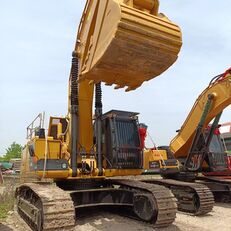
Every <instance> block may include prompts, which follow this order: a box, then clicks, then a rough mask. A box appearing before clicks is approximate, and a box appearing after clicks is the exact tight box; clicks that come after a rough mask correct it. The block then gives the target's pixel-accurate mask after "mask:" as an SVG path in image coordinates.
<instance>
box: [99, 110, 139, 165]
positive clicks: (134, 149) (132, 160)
mask: <svg viewBox="0 0 231 231" xmlns="http://www.w3.org/2000/svg"><path fill="white" fill-rule="evenodd" d="M112 113H114V114H113V115H114V116H105V117H104V123H103V124H104V129H103V130H104V134H105V144H106V145H105V146H106V148H105V152H104V155H105V156H106V159H107V163H108V166H107V167H108V168H119V169H137V168H142V153H143V152H142V149H141V147H140V138H139V131H138V122H137V117H133V116H131V114H132V113H128V112H127V113H125V112H121V111H113V112H112ZM121 114H122V115H121ZM106 115H107V114H106ZM110 115H111V114H110Z"/></svg>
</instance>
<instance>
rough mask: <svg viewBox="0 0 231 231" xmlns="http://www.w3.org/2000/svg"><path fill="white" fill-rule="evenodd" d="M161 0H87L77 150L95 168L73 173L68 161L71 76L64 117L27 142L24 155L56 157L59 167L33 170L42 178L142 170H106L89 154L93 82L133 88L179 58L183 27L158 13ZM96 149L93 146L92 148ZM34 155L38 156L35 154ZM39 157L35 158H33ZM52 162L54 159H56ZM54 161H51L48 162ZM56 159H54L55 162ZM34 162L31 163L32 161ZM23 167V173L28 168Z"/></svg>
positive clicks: (79, 50) (80, 42)
mask: <svg viewBox="0 0 231 231" xmlns="http://www.w3.org/2000/svg"><path fill="white" fill-rule="evenodd" d="M158 10H159V1H158V0H105V1H102V0H95V1H91V0H87V1H86V6H85V9H84V12H83V15H82V19H81V22H80V25H79V29H78V34H77V41H76V45H75V49H74V53H75V54H77V57H78V61H79V64H78V67H79V70H78V121H77V123H78V149H79V151H81V150H84V152H86V153H88V155H86V156H84V157H83V156H81V155H80V156H79V157H78V158H77V165H78V166H79V165H80V164H81V163H82V160H83V158H84V162H85V163H86V164H87V165H88V166H91V169H92V171H90V172H88V173H87V174H86V173H82V171H81V168H78V169H77V176H76V177H73V174H72V169H71V168H67V169H66V168H64V169H62V168H61V167H60V166H62V165H63V166H66V165H68V166H70V159H71V158H70V157H71V142H72V134H71V132H72V131H71V128H70V124H71V123H72V120H74V119H73V118H72V113H71V105H70V101H71V100H70V99H71V79H72V74H71V75H70V81H69V101H68V103H69V106H68V115H67V117H66V118H59V117H51V118H50V123H49V129H48V135H47V138H45V137H44V138H38V137H37V138H36V137H35V138H34V139H32V140H30V141H29V143H28V144H27V146H28V147H30V149H31V146H33V147H34V154H33V153H29V152H31V150H30V149H29V148H28V147H27V148H26V149H25V151H24V156H25V158H26V159H27V160H28V159H29V160H30V162H31V163H32V162H33V161H37V162H38V163H39V162H40V161H41V160H44V161H45V162H43V165H46V164H47V163H46V162H47V161H48V162H52V161H53V162H54V160H60V161H63V162H59V161H57V163H56V166H58V167H57V168H60V169H59V170H58V169H56V170H55V171H53V170H52V169H50V170H49V171H46V170H45V168H44V169H43V168H42V167H41V168H40V169H35V172H36V174H37V175H38V177H39V178H44V177H45V178H54V179H59V178H61V179H69V178H72V177H73V178H76V179H78V178H89V177H94V178H97V177H99V178H102V177H107V176H123V175H140V174H141V173H142V169H118V168H117V169H111V168H110V169H108V168H107V166H106V165H105V163H103V175H101V176H99V169H98V166H97V160H96V157H95V156H93V155H92V156H91V155H89V153H91V152H92V149H93V147H94V144H93V134H94V132H93V122H94V121H93V112H92V109H93V94H94V84H95V83H98V82H105V83H106V84H108V85H112V84H115V85H116V86H115V88H123V87H127V89H126V90H127V91H129V90H134V89H136V88H137V87H139V86H141V85H142V83H143V82H145V81H148V80H150V79H152V78H154V77H156V76H158V75H160V74H161V73H163V72H164V71H165V70H166V69H168V68H169V67H170V66H171V65H172V64H173V63H174V62H175V61H176V59H177V57H178V53H179V51H180V48H181V45H182V35H181V30H180V28H179V27H178V26H177V25H176V24H174V23H173V22H171V21H170V20H169V19H168V18H167V17H166V16H164V15H163V14H159V13H158ZM94 151H95V150H94ZM31 156H34V157H33V158H32V157H31ZM35 157H36V158H35ZM53 162H52V163H53ZM49 164H50V163H49ZM53 164H55V163H53ZM32 165H33V164H32ZM26 169H27V170H28V169H29V170H31V169H32V168H30V167H29V168H28V166H27V167H25V166H24V170H22V173H24V172H27V170H26Z"/></svg>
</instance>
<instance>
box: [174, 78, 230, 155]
mask: <svg viewBox="0 0 231 231" xmlns="http://www.w3.org/2000/svg"><path fill="white" fill-rule="evenodd" d="M209 95H211V96H212V97H213V104H212V105H211V108H210V110H209V112H208V115H207V117H206V122H205V123H204V128H206V127H207V126H208V124H209V123H210V121H211V120H212V119H213V118H215V117H216V116H217V115H218V114H219V113H220V112H222V111H223V110H224V109H225V108H226V107H227V106H228V105H230V104H231V75H230V74H227V75H225V76H223V77H222V78H220V79H218V80H216V81H215V82H212V83H211V84H210V85H209V86H208V87H207V88H206V89H205V90H204V91H203V92H202V93H201V94H200V96H199V97H198V99H197V100H196V102H195V103H194V105H193V107H192V109H191V111H190V113H189V115H188V117H187V119H186V120H185V122H184V124H183V126H182V127H181V129H180V131H179V132H178V134H177V135H176V137H175V138H174V139H173V140H172V141H171V143H170V149H171V151H172V152H173V153H174V156H175V157H176V158H179V157H186V156H187V154H188V152H189V150H190V147H191V144H192V140H193V137H194V134H195V131H196V127H197V125H198V123H199V121H200V118H201V114H202V111H203V109H204V106H205V104H206V102H207V99H208V96H209Z"/></svg>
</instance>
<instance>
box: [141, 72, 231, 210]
mask: <svg viewBox="0 0 231 231" xmlns="http://www.w3.org/2000/svg"><path fill="white" fill-rule="evenodd" d="M230 104H231V69H229V70H227V71H226V72H225V73H223V74H221V75H218V76H216V77H214V78H213V79H212V80H211V82H210V83H209V86H208V87H207V88H206V89H205V90H204V91H203V92H202V93H201V94H200V96H199V97H198V98H197V100H196V102H195V103H194V105H193V107H192V109H191V111H190V113H189V115H188V117H187V118H186V120H185V122H184V124H183V126H182V127H181V129H180V130H179V131H178V134H177V135H176V137H174V138H173V139H172V141H171V142H170V145H169V146H162V147H161V146H160V147H158V148H157V149H155V150H147V151H145V153H144V163H146V164H145V169H149V170H151V169H155V168H159V169H160V170H161V173H162V175H163V177H164V178H165V179H163V180H155V179H152V180H145V181H144V182H147V183H153V184H156V183H159V184H160V185H164V186H166V187H169V188H170V189H172V192H173V194H174V195H175V197H176V198H177V199H178V201H182V203H180V204H179V205H178V206H180V208H179V209H180V210H183V208H182V205H184V204H185V206H190V201H191V200H192V198H193V194H194V197H195V198H198V197H200V196H202V195H201V187H204V185H206V186H207V187H208V188H209V189H210V191H212V192H213V194H214V196H215V198H220V197H221V195H224V196H225V197H229V198H230V196H231V190H230V189H231V181H230V179H227V177H224V175H225V174H223V173H225V172H226V171H227V170H228V165H227V153H226V152H225V150H224V148H223V146H222V144H221V140H220V136H219V135H215V134H214V133H215V132H216V129H217V127H218V123H219V119H220V117H221V114H222V111H223V110H224V109H225V108H226V107H227V106H229V105H230ZM211 121H213V122H212V124H211V125H209V123H210V122H211ZM198 173H203V174H200V175H199V174H198ZM215 173H216V174H215ZM218 173H219V174H220V175H223V177H218V176H216V175H217V174H218ZM187 181H188V182H187ZM192 182H195V183H196V185H197V188H195V189H193V187H191V186H192ZM181 185H182V187H188V190H189V191H190V190H191V196H192V197H191V198H190V196H189V195H190V194H188V196H186V195H185V193H184V192H183V191H181V190H179V188H178V189H177V188H176V186H181ZM204 192H205V193H206V194H208V195H209V194H210V192H209V191H208V190H207V191H206V190H205V191H204ZM202 197H203V196H202ZM184 201H185V202H184ZM210 204H211V201H209V200H208V199H205V200H203V199H202V200H201V203H200V204H199V206H198V208H199V207H202V210H201V211H202V213H203V210H204V209H206V208H209V205H210ZM192 207H193V206H192ZM199 211H200V209H199V210H198V212H199Z"/></svg>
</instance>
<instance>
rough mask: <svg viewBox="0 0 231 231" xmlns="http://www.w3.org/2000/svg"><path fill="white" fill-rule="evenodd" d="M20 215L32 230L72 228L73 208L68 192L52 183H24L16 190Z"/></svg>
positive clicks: (73, 221)
mask: <svg viewBox="0 0 231 231" xmlns="http://www.w3.org/2000/svg"><path fill="white" fill-rule="evenodd" d="M16 198H17V207H18V213H19V214H20V216H21V217H22V218H23V219H24V220H25V221H26V222H27V224H28V225H29V226H30V227H31V229H32V230H36V231H41V230H43V231H47V230H49V231H52V230H72V229H73V228H74V226H75V210H74V206H73V202H72V199H71V197H70V195H69V193H67V192H65V191H63V190H61V189H60V188H58V187H57V186H55V185H52V184H35V183H29V184H24V185H22V186H20V187H18V188H17V190H16Z"/></svg>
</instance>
